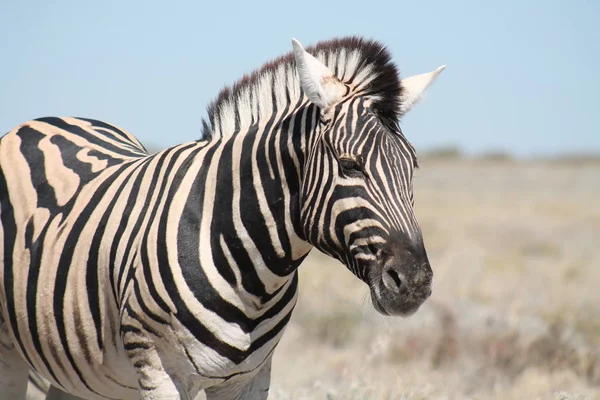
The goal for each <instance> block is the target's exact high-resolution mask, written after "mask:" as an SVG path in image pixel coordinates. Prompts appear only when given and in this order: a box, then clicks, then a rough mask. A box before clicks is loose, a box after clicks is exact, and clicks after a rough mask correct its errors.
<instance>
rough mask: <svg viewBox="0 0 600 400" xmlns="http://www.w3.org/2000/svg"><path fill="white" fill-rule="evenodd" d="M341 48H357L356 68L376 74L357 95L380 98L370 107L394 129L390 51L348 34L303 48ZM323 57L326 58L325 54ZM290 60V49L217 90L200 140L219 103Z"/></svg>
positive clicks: (396, 83)
mask: <svg viewBox="0 0 600 400" xmlns="http://www.w3.org/2000/svg"><path fill="white" fill-rule="evenodd" d="M342 49H346V51H347V52H348V51H353V50H359V51H360V54H361V62H360V66H359V67H358V69H357V71H360V70H362V69H363V68H364V67H365V66H367V65H372V68H373V74H375V75H376V77H375V79H373V80H372V81H371V82H370V83H369V85H368V86H366V87H365V89H364V90H363V91H361V94H363V95H377V96H378V97H380V100H379V101H377V102H376V103H374V105H373V107H374V109H375V110H376V111H377V113H378V114H379V116H380V117H381V119H382V120H383V121H384V123H385V124H386V125H388V126H389V127H390V128H394V130H396V129H398V118H399V114H398V110H399V109H400V105H401V95H402V87H401V84H400V77H399V72H398V69H397V67H396V65H395V64H393V63H392V61H391V56H390V53H389V52H388V50H387V49H386V47H385V46H384V45H382V44H381V43H379V42H377V41H375V40H370V39H364V38H361V37H357V36H350V37H344V38H336V39H332V40H328V41H324V42H319V43H317V45H316V46H310V47H307V48H306V51H307V52H309V53H311V54H313V55H316V54H318V53H325V54H329V53H332V52H334V53H339V52H340V51H341V50H342ZM325 59H328V58H327V57H326V58H325ZM294 63H295V61H294V56H293V54H292V53H291V52H290V53H287V54H285V55H283V56H281V57H279V58H277V59H275V60H273V61H270V62H267V63H266V64H264V65H263V66H262V67H261V68H259V69H257V70H255V71H254V72H252V73H251V74H249V75H245V76H244V77H243V78H242V79H240V80H239V81H237V82H236V83H234V84H233V85H232V86H228V87H225V88H224V89H223V90H221V92H220V93H219V95H218V96H217V99H216V100H215V101H213V102H212V103H210V104H209V105H208V109H207V111H208V121H207V120H206V119H204V120H203V121H202V135H203V137H202V138H203V140H211V139H213V131H214V116H215V115H218V114H219V111H220V107H221V106H222V105H223V104H227V103H229V102H231V101H232V100H233V99H235V97H236V94H237V93H239V92H240V91H241V90H242V89H243V88H246V87H248V86H251V85H253V84H254V83H255V82H256V81H257V80H258V78H259V77H261V76H263V75H265V74H268V73H271V72H273V71H275V70H276V69H277V67H279V66H280V65H281V64H290V65H292V66H293V65H294ZM328 67H330V68H332V70H333V72H334V73H336V74H337V73H338V71H336V68H334V66H330V65H328ZM353 78H354V77H352V78H350V80H348V81H346V83H351V82H352V79H353Z"/></svg>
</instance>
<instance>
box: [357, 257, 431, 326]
mask: <svg viewBox="0 0 600 400" xmlns="http://www.w3.org/2000/svg"><path fill="white" fill-rule="evenodd" d="M432 284H433V272H432V270H431V267H430V266H429V262H426V263H423V264H421V265H418V266H416V265H414V264H412V265H410V264H409V265H406V264H401V263H395V262H394V261H393V260H391V262H387V263H385V264H383V265H381V266H378V267H375V268H373V270H372V273H371V274H370V282H369V286H370V288H371V300H372V302H373V306H374V307H375V309H376V310H377V311H379V312H380V313H382V314H384V315H400V316H403V317H408V316H410V315H412V314H414V313H415V312H416V311H417V310H418V309H419V307H420V306H421V305H422V304H423V303H424V302H425V300H427V298H429V296H431V292H432Z"/></svg>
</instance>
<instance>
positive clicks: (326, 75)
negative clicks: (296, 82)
mask: <svg viewBox="0 0 600 400" xmlns="http://www.w3.org/2000/svg"><path fill="white" fill-rule="evenodd" d="M292 45H293V47H294V58H295V60H296V69H297V70H298V75H299V76H300V86H301V87H302V90H303V91H304V94H306V97H308V99H309V100H310V101H311V102H312V103H314V104H316V105H317V106H319V107H320V108H321V109H322V110H324V111H325V110H327V109H328V108H329V107H331V106H332V105H335V104H336V103H337V102H338V101H340V100H341V99H342V97H343V96H344V94H345V93H346V87H345V86H344V84H343V83H342V82H340V80H339V79H338V78H337V77H336V76H335V75H334V74H333V72H331V70H330V69H329V68H327V66H325V64H323V63H322V62H320V61H319V60H317V59H316V58H315V57H313V56H312V55H310V54H308V53H307V52H306V51H305V50H304V48H303V47H302V45H301V44H300V42H299V41H297V40H296V39H292Z"/></svg>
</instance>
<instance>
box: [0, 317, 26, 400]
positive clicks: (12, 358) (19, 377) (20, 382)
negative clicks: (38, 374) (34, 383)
mask: <svg viewBox="0 0 600 400" xmlns="http://www.w3.org/2000/svg"><path fill="white" fill-rule="evenodd" d="M28 381H29V365H27V363H26V362H25V360H23V358H22V357H21V355H20V354H19V353H18V352H17V350H16V349H15V347H14V345H13V343H12V340H11V339H10V336H9V333H8V329H7V327H6V326H5V325H4V321H3V320H2V317H1V316H0V400H17V399H18V400H21V399H25V395H26V393H27V382H28Z"/></svg>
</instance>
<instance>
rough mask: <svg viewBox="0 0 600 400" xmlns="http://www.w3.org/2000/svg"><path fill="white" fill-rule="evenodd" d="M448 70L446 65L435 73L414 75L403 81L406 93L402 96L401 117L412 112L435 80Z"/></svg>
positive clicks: (438, 68)
mask: <svg viewBox="0 0 600 400" xmlns="http://www.w3.org/2000/svg"><path fill="white" fill-rule="evenodd" d="M444 68H446V66H445V65H442V66H440V67H437V68H436V70H435V71H431V72H427V73H425V74H419V75H413V76H410V77H408V78H404V79H402V87H403V88H404V93H403V95H402V105H401V106H400V115H404V114H406V113H407V112H409V111H410V109H411V108H413V106H414V105H415V104H417V103H418V102H419V100H421V99H422V98H423V96H424V94H425V91H426V90H427V88H429V86H431V84H432V83H433V81H435V78H437V77H438V75H439V74H440V73H441V72H442V71H443V70H444Z"/></svg>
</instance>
